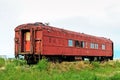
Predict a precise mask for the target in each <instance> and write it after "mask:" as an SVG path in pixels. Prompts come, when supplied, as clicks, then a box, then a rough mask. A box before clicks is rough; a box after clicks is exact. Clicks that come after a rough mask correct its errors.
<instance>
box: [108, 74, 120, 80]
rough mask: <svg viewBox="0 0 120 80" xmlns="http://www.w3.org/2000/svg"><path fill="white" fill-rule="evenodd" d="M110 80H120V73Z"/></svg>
mask: <svg viewBox="0 0 120 80" xmlns="http://www.w3.org/2000/svg"><path fill="white" fill-rule="evenodd" d="M110 80H120V74H119V73H117V74H115V75H114V76H112V77H111V78H110Z"/></svg>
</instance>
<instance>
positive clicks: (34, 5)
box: [0, 0, 120, 58]
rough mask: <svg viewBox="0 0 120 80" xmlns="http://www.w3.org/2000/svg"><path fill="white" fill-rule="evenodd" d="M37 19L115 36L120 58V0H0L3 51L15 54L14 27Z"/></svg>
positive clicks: (116, 54) (102, 35)
mask: <svg viewBox="0 0 120 80" xmlns="http://www.w3.org/2000/svg"><path fill="white" fill-rule="evenodd" d="M34 22H43V23H50V25H51V26H54V27H58V28H64V29H68V30H72V31H76V32H82V33H86V34H90V35H95V36H101V37H106V38H108V39H111V40H112V41H113V42H114V54H115V55H114V57H115V58H120V49H119V48H120V37H119V33H120V31H119V30H120V0H0V23H1V27H0V28H1V29H0V33H1V35H0V55H10V56H14V28H15V27H17V26H18V25H21V24H25V23H34Z"/></svg>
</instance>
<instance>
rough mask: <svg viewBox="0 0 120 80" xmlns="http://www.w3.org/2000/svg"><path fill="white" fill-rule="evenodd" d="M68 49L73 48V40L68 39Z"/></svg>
mask: <svg viewBox="0 0 120 80" xmlns="http://www.w3.org/2000/svg"><path fill="white" fill-rule="evenodd" d="M68 47H73V40H72V39H68Z"/></svg>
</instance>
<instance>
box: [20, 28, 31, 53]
mask: <svg viewBox="0 0 120 80" xmlns="http://www.w3.org/2000/svg"><path fill="white" fill-rule="evenodd" d="M21 52H30V30H22V36H21Z"/></svg>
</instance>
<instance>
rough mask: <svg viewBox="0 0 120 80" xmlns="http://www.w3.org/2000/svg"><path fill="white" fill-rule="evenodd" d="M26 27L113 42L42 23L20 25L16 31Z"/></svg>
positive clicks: (108, 40)
mask: <svg viewBox="0 0 120 80" xmlns="http://www.w3.org/2000/svg"><path fill="white" fill-rule="evenodd" d="M26 26H32V27H42V29H47V30H52V31H58V32H65V33H70V34H74V35H81V36H85V37H90V38H96V39H100V40H102V41H104V42H112V41H111V40H110V39H107V38H105V37H98V36H93V35H89V34H85V33H80V32H75V31H70V30H66V29H62V28H57V27H53V26H48V25H45V24H43V23H41V22H37V23H28V24H22V25H19V26H18V27H16V28H15V30H17V29H20V28H24V27H26Z"/></svg>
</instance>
